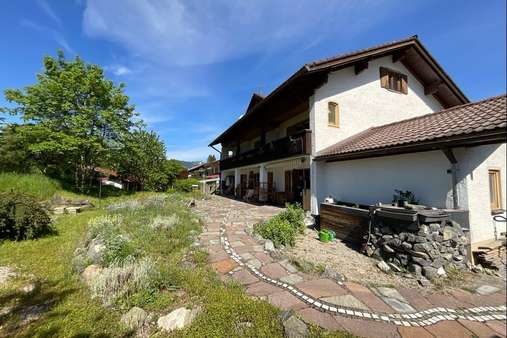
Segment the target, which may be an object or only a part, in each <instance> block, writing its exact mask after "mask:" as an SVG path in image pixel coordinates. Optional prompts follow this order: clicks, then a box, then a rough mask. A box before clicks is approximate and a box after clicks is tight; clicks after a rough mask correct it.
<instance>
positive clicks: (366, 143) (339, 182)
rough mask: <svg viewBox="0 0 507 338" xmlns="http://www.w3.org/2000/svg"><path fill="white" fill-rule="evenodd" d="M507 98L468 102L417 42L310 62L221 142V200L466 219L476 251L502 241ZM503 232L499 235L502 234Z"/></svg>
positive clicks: (256, 99) (255, 104)
mask: <svg viewBox="0 0 507 338" xmlns="http://www.w3.org/2000/svg"><path fill="white" fill-rule="evenodd" d="M506 128H507V118H506V97H505V95H501V96H496V97H492V98H489V99H486V100H483V101H479V102H475V103H470V102H469V100H468V99H467V98H466V96H465V95H464V94H463V93H462V91H461V90H460V89H459V88H458V86H457V85H456V84H455V83H454V82H453V81H452V79H451V78H450V77H449V76H448V75H447V74H446V72H445V71H444V70H443V69H442V67H441V66H440V65H439V64H438V63H437V62H436V61H435V59H434V58H433V57H432V56H431V55H430V54H429V52H428V51H427V50H426V49H425V48H424V46H423V45H422V44H421V42H420V41H419V40H418V38H417V37H416V36H413V37H410V38H407V39H404V40H399V41H395V42H390V43H386V44H383V45H379V46H375V47H371V48H368V49H363V50H360V51H356V52H352V53H347V54H343V55H339V56H335V57H332V58H328V59H325V60H320V61H315V62H312V63H308V64H305V65H304V66H303V67H302V68H301V69H299V70H298V71H297V72H296V73H294V74H293V75H292V76H291V77H289V79H287V80H286V81H285V82H283V83H282V84H281V85H280V86H279V87H277V88H276V89H275V90H274V91H273V92H271V93H270V94H269V95H268V96H266V97H264V96H262V95H259V94H254V95H253V96H252V99H251V101H250V103H249V105H248V107H247V110H246V112H245V114H244V115H243V116H242V118H240V119H239V120H238V121H236V122H235V123H234V124H233V125H232V126H230V127H229V128H228V129H227V130H225V131H224V132H223V133H222V134H221V135H220V136H218V137H217V138H216V139H215V140H214V141H213V142H211V144H210V146H214V145H216V144H221V158H220V180H221V188H222V192H223V193H225V194H231V195H235V196H236V197H241V198H245V197H248V198H251V197H252V196H253V197H255V198H256V199H258V200H259V201H267V202H275V203H283V202H286V201H299V202H302V203H303V205H304V207H305V208H306V209H309V210H311V212H312V213H313V214H315V215H318V214H319V208H320V203H321V202H322V201H323V200H324V198H325V197H326V196H332V197H333V198H334V199H336V200H341V201H349V202H354V203H361V204H374V203H377V202H390V199H391V198H392V195H393V193H394V190H395V189H399V190H408V191H411V192H413V193H414V194H415V195H416V196H417V197H418V198H419V200H420V203H422V204H425V205H428V206H434V207H439V208H446V209H455V210H466V211H468V213H467V219H466V220H463V222H464V223H468V224H466V225H469V227H470V237H471V241H472V242H473V243H480V242H482V241H486V240H490V239H494V238H495V237H497V236H498V235H499V233H500V232H504V231H505V223H498V222H495V221H494V220H493V218H492V213H493V214H494V213H498V212H502V210H503V211H504V210H505V209H506V207H505V201H506V200H505V194H506V186H505V172H506V137H507V129H506ZM502 227H503V228H502Z"/></svg>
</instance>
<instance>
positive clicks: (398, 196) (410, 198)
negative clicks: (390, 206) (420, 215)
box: [393, 189, 419, 204]
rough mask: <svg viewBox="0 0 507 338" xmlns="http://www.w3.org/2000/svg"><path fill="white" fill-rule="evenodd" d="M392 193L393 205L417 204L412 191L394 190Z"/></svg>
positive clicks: (417, 201)
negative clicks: (400, 203)
mask: <svg viewBox="0 0 507 338" xmlns="http://www.w3.org/2000/svg"><path fill="white" fill-rule="evenodd" d="M394 192H395V194H394V195H393V203H398V202H399V201H406V202H407V203H410V204H419V199H417V198H416V196H415V194H414V193H413V192H412V191H408V190H406V191H403V190H398V189H394Z"/></svg>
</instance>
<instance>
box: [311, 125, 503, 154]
mask: <svg viewBox="0 0 507 338" xmlns="http://www.w3.org/2000/svg"><path fill="white" fill-rule="evenodd" d="M505 142H507V129H506V128H497V129H492V130H486V131H482V132H480V133H473V134H464V135H457V136H451V137H444V138H439V139H434V140H431V141H426V142H414V143H408V144H401V145H396V146H390V147H384V148H375V149H368V150H364V151H357V152H351V153H344V154H336V155H328V156H317V157H315V158H314V160H315V161H325V162H338V161H350V160H358V159H364V158H372V157H382V156H391V155H401V154H409V153H418V152H424V151H432V150H441V149H449V148H451V149H452V148H459V147H474V146H480V145H486V144H497V143H505Z"/></svg>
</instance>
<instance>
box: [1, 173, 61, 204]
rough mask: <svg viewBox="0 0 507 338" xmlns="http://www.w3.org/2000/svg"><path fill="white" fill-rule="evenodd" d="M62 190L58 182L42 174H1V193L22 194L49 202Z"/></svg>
mask: <svg viewBox="0 0 507 338" xmlns="http://www.w3.org/2000/svg"><path fill="white" fill-rule="evenodd" d="M62 190H63V189H62V186H61V184H60V183H59V182H58V181H56V180H54V179H51V178H48V177H46V176H44V175H41V174H14V173H0V192H9V191H16V192H22V193H26V194H29V195H32V196H34V197H36V198H37V199H39V200H47V199H50V198H51V197H53V195H54V194H56V193H57V192H61V191H62Z"/></svg>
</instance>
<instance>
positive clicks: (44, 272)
mask: <svg viewBox="0 0 507 338" xmlns="http://www.w3.org/2000/svg"><path fill="white" fill-rule="evenodd" d="M101 213H103V211H98V210H97V211H89V212H87V213H84V214H81V215H79V216H77V217H76V216H63V217H60V218H59V220H58V221H57V222H56V227H57V230H58V235H57V236H51V237H46V238H42V239H39V240H29V241H21V242H9V241H7V242H4V243H2V244H0V265H1V266H5V265H8V266H11V267H15V268H16V270H17V271H18V272H19V273H20V274H21V275H22V277H20V278H18V279H17V280H15V282H14V283H12V284H11V283H9V284H8V285H9V286H8V287H5V288H1V287H0V304H2V305H4V306H5V305H13V306H15V305H17V306H20V308H22V307H26V306H30V305H36V304H43V303H45V302H49V304H50V309H49V311H47V312H45V313H44V314H43V316H42V317H41V318H40V319H39V320H37V321H35V322H34V323H32V324H30V325H26V326H22V327H18V325H19V323H20V320H21V318H20V312H17V313H15V315H14V316H9V317H7V319H6V320H4V319H3V318H2V319H0V326H1V327H2V330H0V336H16V337H54V336H59V337H74V336H81V337H85V336H96V337H98V336H119V335H122V334H123V333H125V330H124V329H122V328H121V326H120V325H119V324H118V322H119V314H118V313H117V312H115V311H112V310H110V309H107V308H104V307H103V306H102V305H101V304H100V302H98V301H96V300H92V299H91V297H90V293H89V291H88V289H87V288H86V287H85V286H84V285H83V284H82V283H81V282H80V280H79V277H78V276H76V275H75V274H74V273H72V271H71V260H72V255H73V252H74V250H75V247H76V245H77V242H78V240H79V239H80V238H81V237H82V235H83V231H84V229H85V224H86V222H87V221H88V219H89V218H91V217H93V216H96V215H99V214H101ZM31 281H35V282H37V283H39V284H40V287H38V288H37V290H36V291H35V293H34V295H30V296H26V295H23V294H22V293H20V292H19V291H18V288H19V287H20V286H21V285H23V284H25V283H26V282H31Z"/></svg>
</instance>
